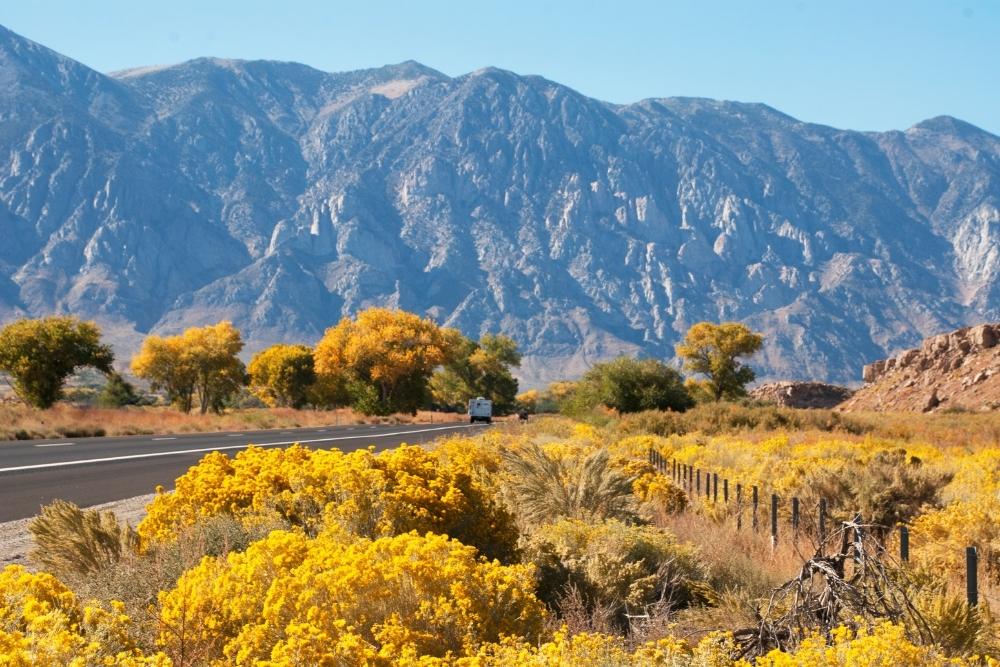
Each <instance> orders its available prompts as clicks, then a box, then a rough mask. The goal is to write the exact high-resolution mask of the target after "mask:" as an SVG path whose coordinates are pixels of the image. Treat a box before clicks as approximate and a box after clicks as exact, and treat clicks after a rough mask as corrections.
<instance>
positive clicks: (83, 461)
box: [0, 424, 472, 473]
mask: <svg viewBox="0 0 1000 667" xmlns="http://www.w3.org/2000/svg"><path fill="white" fill-rule="evenodd" d="M460 428H472V426H470V425H468V424H458V425H455V426H438V427H436V428H424V429H419V430H415V431H393V432H392V433H369V434H368V435H363V436H358V435H355V436H345V435H342V436H338V437H331V438H313V439H312V440H288V441H286V442H262V443H260V444H258V445H256V446H257V447H274V446H277V445H294V444H300V445H308V444H310V443H313V442H334V441H336V440H358V439H359V438H390V437H392V436H395V435H410V434H411V433H429V432H431V431H453V430H455V429H460ZM65 444H68V445H71V444H73V443H71V442H69V443H65ZM35 446H36V447H37V446H38V445H35ZM248 446H249V445H228V446H226V447H202V448H200V449H180V450H177V451H174V452H149V453H146V454H129V455H126V456H111V457H108V458H103V459H81V460H79V461H60V462H58V463H36V464H34V465H29V466H15V467H13V468H0V473H3V472H19V471H23V470H42V469H44V468H62V467H64V466H79V465H84V464H86V463H112V462H114V461H131V460H134V459H151V458H154V457H157V456H175V455H179V454H202V453H207V452H221V451H225V450H227V449H246V448H247V447H248Z"/></svg>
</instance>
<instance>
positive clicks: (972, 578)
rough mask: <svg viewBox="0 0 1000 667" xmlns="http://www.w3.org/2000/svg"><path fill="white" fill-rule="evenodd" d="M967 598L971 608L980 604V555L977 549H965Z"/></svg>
mask: <svg viewBox="0 0 1000 667" xmlns="http://www.w3.org/2000/svg"><path fill="white" fill-rule="evenodd" d="M965 596H966V598H968V600H969V606H970V607H975V606H976V605H978V604H979V554H978V553H976V547H966V548H965Z"/></svg>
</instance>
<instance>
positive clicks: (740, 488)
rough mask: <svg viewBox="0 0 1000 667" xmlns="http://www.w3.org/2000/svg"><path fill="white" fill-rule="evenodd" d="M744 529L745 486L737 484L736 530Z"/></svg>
mask: <svg viewBox="0 0 1000 667" xmlns="http://www.w3.org/2000/svg"><path fill="white" fill-rule="evenodd" d="M742 528H743V485H742V484H740V483H739V482H737V483H736V530H740V529H742Z"/></svg>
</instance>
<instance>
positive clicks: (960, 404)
mask: <svg viewBox="0 0 1000 667" xmlns="http://www.w3.org/2000/svg"><path fill="white" fill-rule="evenodd" d="M998 346H1000V324H981V325H979V326H975V327H967V328H964V329H959V330H957V331H953V332H951V333H948V334H940V335H938V336H933V337H931V338H928V339H926V340H925V341H924V342H923V344H922V345H921V346H920V347H918V348H913V349H910V350H905V351H903V352H901V353H900V354H899V355H898V356H896V357H892V358H890V359H882V360H879V361H876V362H874V363H871V364H868V365H866V366H865V367H864V371H863V377H864V381H865V385H864V386H863V387H862V388H861V389H860V390H858V391H857V392H856V393H855V394H854V396H853V397H852V398H851V399H850V400H848V401H846V402H845V403H843V404H842V405H841V408H842V409H845V410H891V411H904V412H930V411H932V410H943V409H948V408H956V409H964V410H995V409H997V408H1000V347H998Z"/></svg>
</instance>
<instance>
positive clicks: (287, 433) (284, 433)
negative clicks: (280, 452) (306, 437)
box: [278, 431, 292, 435]
mask: <svg viewBox="0 0 1000 667" xmlns="http://www.w3.org/2000/svg"><path fill="white" fill-rule="evenodd" d="M291 434H292V432H291V431H282V432H281V433H279V434H278V435H291Z"/></svg>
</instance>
